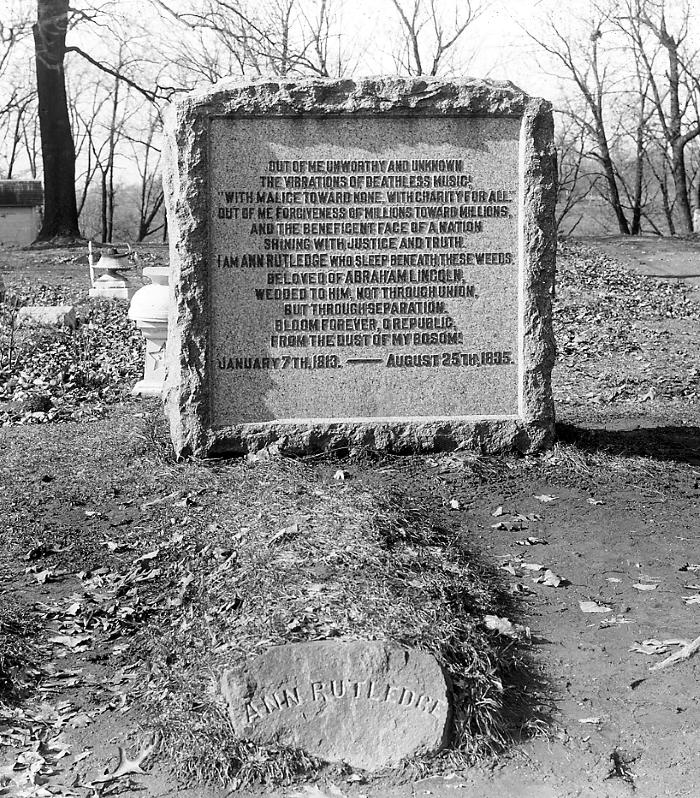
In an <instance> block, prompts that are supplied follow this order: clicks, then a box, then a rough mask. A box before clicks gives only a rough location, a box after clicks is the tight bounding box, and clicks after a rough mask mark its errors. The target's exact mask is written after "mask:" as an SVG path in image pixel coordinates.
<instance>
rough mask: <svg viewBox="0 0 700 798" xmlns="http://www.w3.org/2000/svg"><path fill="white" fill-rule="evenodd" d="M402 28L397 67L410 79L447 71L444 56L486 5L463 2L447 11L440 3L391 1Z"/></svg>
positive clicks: (465, 0) (438, 1)
mask: <svg viewBox="0 0 700 798" xmlns="http://www.w3.org/2000/svg"><path fill="white" fill-rule="evenodd" d="M391 2H392V4H393V6H394V9H395V10H396V13H397V15H398V18H399V21H400V28H401V34H402V36H401V43H400V50H399V51H398V52H397V54H396V61H397V65H398V66H399V68H400V69H401V70H402V71H405V72H406V73H408V74H409V75H437V74H438V73H443V74H444V72H445V71H449V68H450V66H449V65H447V64H446V59H447V56H448V55H450V53H451V52H452V51H453V50H454V47H455V45H456V44H457V43H458V41H459V40H460V39H461V38H462V37H463V35H464V34H465V33H466V31H467V28H469V26H470V25H472V24H473V23H474V22H475V21H476V19H478V17H479V16H481V14H482V13H483V12H484V10H485V9H486V7H487V5H486V3H484V2H478V1H477V0H462V2H455V3H452V4H451V5H450V6H449V8H447V7H446V6H445V4H444V3H441V2H440V0H391Z"/></svg>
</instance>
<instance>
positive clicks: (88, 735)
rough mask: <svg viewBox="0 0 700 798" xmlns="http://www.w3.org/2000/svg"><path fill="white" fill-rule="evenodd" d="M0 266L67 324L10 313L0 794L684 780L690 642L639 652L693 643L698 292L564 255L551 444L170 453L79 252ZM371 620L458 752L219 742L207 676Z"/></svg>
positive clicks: (151, 254) (658, 791)
mask: <svg viewBox="0 0 700 798" xmlns="http://www.w3.org/2000/svg"><path fill="white" fill-rule="evenodd" d="M695 243H696V244H697V242H695ZM691 245H692V242H691ZM699 249H700V247H699ZM141 257H142V260H143V261H144V262H147V263H148V264H149V265H151V264H158V263H159V262H162V261H163V259H164V257H165V252H164V250H162V249H160V248H145V249H144V250H143V251H142V252H141ZM699 257H700V253H699ZM0 268H1V273H2V276H3V278H4V281H5V284H6V286H7V289H8V294H10V295H17V296H18V297H19V300H20V301H21V302H31V303H36V304H40V303H44V304H65V303H75V304H76V307H77V310H78V316H80V317H82V318H83V319H85V320H86V323H85V324H83V325H81V326H80V327H79V328H78V330H77V331H76V332H74V333H71V332H51V333H49V332H39V333H37V332H18V333H17V334H16V335H15V336H12V335H11V333H10V328H9V326H8V323H7V322H8V319H7V314H8V312H9V311H8V307H9V306H8V304H7V302H6V304H5V310H4V314H5V315H4V316H3V321H2V323H0V424H3V426H2V427H0V519H1V523H2V528H1V529H0V535H1V537H0V540H1V543H2V545H0V589H1V590H2V601H1V602H0V795H2V794H3V788H4V787H5V786H6V785H7V790H8V792H7V794H11V795H49V794H63V795H77V796H93V795H110V794H117V793H118V794H120V795H129V796H130V795H139V794H141V795H144V794H145V795H150V796H156V795H163V796H165V795H172V794H175V790H176V787H177V786H178V785H179V786H180V787H181V788H182V790H183V791H182V792H181V793H178V794H181V795H183V796H192V797H194V796H208V795H211V796H215V795H223V794H224V793H223V792H222V791H221V790H220V789H219V787H221V785H223V784H228V785H229V786H230V785H234V786H238V787H239V788H240V790H241V792H242V793H247V792H248V791H255V790H257V789H260V784H261V782H263V781H264V782H266V783H267V784H268V785H276V786H278V787H279V789H280V790H281V789H283V785H284V784H285V783H287V784H289V783H291V784H292V785H293V786H292V787H291V788H287V789H288V790H289V789H292V791H293V792H295V793H296V794H297V795H308V796H309V798H312V796H314V795H315V796H324V795H328V796H336V798H337V797H338V796H341V795H348V796H358V798H359V796H360V795H371V796H380V795H381V796H384V795H389V794H391V795H396V796H402V798H403V797H404V796H405V798H408V797H409V796H411V797H413V796H422V795H427V794H432V795H433V796H435V795H437V796H443V795H444V796H447V795H453V794H454V795H455V796H462V797H464V796H471V795H475V796H476V795H478V796H479V797H480V798H482V796H486V797H487V798H495V797H496V796H499V798H511V796H512V797H513V798H515V796H518V798H520V797H521V796H530V795H532V796H535V795H537V796H538V798H543V797H544V798H548V797H549V796H555V795H556V796H572V797H573V796H591V798H593V797H595V798H602V796H606V795H609V796H624V795H632V794H634V795H637V796H642V798H645V797H648V798H657V796H660V795H672V796H675V797H676V798H680V797H681V796H691V795H695V794H696V784H697V783H698V781H700V731H699V730H700V697H699V696H698V693H697V682H698V676H699V675H700V656H697V657H694V658H690V659H687V660H684V661H680V662H677V663H675V664H671V665H669V666H668V667H666V668H663V669H660V670H654V671H651V670H650V667H651V666H653V665H655V664H658V663H659V662H661V661H663V660H664V659H665V658H666V657H668V656H669V655H670V654H672V653H673V652H675V651H677V650H679V648H680V644H679V641H692V640H694V639H695V638H697V637H698V636H700V521H699V517H698V505H699V504H700V424H699V423H698V422H699V413H698V397H699V394H700V385H699V377H700V329H699V328H700V325H698V320H699V318H700V301H699V300H700V289H698V288H695V287H694V286H692V285H687V284H685V283H683V282H679V281H677V280H666V281H659V280H656V279H652V278H649V277H643V276H640V275H638V274H635V273H634V272H632V271H630V270H629V269H628V268H626V267H623V266H622V265H620V264H618V263H617V262H615V261H613V260H611V259H610V258H609V257H608V256H605V255H603V254H600V253H599V252H597V251H595V250H593V249H591V248H588V247H584V246H582V245H580V244H576V243H575V242H572V243H570V244H566V245H564V246H563V247H562V248H561V250H560V254H559V260H558V275H557V298H556V302H555V329H556V333H557V343H558V349H559V356H558V362H557V367H556V369H555V374H554V385H555V399H556V403H557V414H558V433H559V441H558V443H557V444H556V446H555V447H554V448H553V449H552V450H551V451H549V452H545V453H543V454H540V455H537V456H529V457H518V456H515V455H508V456H504V457H500V458H496V457H476V456H474V455H472V454H469V453H465V452H451V453H438V454H434V455H428V456H422V457H405V458H396V457H379V456H376V455H375V453H373V452H370V451H358V452H354V453H351V456H350V457H346V458H343V459H341V458H334V457H331V456H328V457H314V458H308V459H305V460H291V459H285V458H281V457H279V456H278V455H277V454H276V453H275V452H268V451H264V452H262V453H260V454H259V455H257V456H255V457H250V458H248V459H247V460H212V461H209V462H206V463H197V462H189V461H188V462H184V463H180V464H176V463H174V462H173V459H172V457H171V455H170V450H169V443H168V440H167V434H166V430H165V425H164V422H163V421H162V418H161V412H160V409H159V407H158V404H157V402H154V401H145V402H144V401H139V400H135V399H132V398H130V396H129V389H130V387H131V385H132V384H133V383H134V382H135V381H136V380H137V379H138V377H139V372H140V369H141V357H142V354H141V352H142V344H141V342H140V340H139V338H138V336H136V335H135V334H134V332H133V330H132V329H131V327H130V325H129V323H128V321H127V320H126V309H125V306H123V305H122V306H112V305H109V304H107V303H101V302H100V303H93V304H90V303H89V302H88V301H87V299H86V296H87V287H88V284H87V266H86V260H85V257H84V255H83V253H82V252H79V251H77V250H66V251H59V250H45V251H37V252H20V251H16V252H15V251H12V252H3V254H2V260H0ZM40 285H43V287H40ZM10 345H11V349H12V362H9V360H10V358H9V357H8V352H9V349H10ZM385 637H388V638H392V639H395V640H398V641H399V642H402V643H406V644H408V645H412V646H417V647H420V648H424V649H426V650H429V651H431V652H433V653H434V654H435V656H436V657H437V658H438V659H439V661H440V662H441V663H442V664H443V666H444V667H445V668H446V670H447V671H448V672H449V674H450V675H451V677H452V680H453V683H454V689H455V694H456V697H457V703H458V709H457V711H456V713H455V718H454V729H453V732H454V734H453V740H454V742H453V746H452V748H451V749H450V750H448V751H446V752H443V753H442V754H441V755H440V756H438V757H436V758H435V759H433V760H429V759H425V760H420V761H414V762H409V763H407V764H406V766H405V767H404V768H403V769H401V771H400V772H399V773H391V774H380V775H378V776H368V775H367V774H362V773H352V772H351V771H349V770H347V769H345V768H342V767H338V766H325V767H324V766H322V765H321V764H320V763H317V762H314V761H312V760H310V759H309V758H308V757H306V756H304V755H302V754H299V753H298V752H289V751H283V750H275V749H271V748H267V749H265V748H260V747H255V746H252V745H250V744H247V743H245V742H242V741H239V740H236V739H234V737H233V735H232V733H231V731H230V727H229V726H228V723H227V719H226V714H225V710H223V709H222V707H221V705H220V703H219V701H218V699H217V692H216V685H217V679H218V675H219V672H220V669H221V667H223V666H224V665H225V664H227V663H231V662H233V661H235V660H236V658H239V657H241V656H244V655H246V654H254V653H256V652H259V651H263V650H265V649H267V648H268V647H269V646H271V645H275V644H280V643H284V642H291V641H294V642H297V641H305V640H316V639H332V638H346V639H347V638H351V639H357V638H385ZM151 744H154V746H155V747H154V748H153V749H152V750H151V748H150V746H151ZM119 747H122V748H125V749H126V758H125V759H124V761H122V762H121V767H118V764H117V752H118V748H119ZM139 752H141V754H142V756H139ZM134 762H141V764H142V766H143V770H145V771H146V775H143V774H140V773H138V769H140V768H138V766H134V764H133V763H134ZM130 763H132V764H130ZM130 771H131V772H130ZM105 773H106V774H107V775H105ZM305 781H306V786H304V784H303V783H304V782H305ZM311 784H312V785H313V786H310V785H311ZM205 785H206V786H205ZM280 785H282V786H280ZM42 790H43V792H42ZM633 791H634V792H633Z"/></svg>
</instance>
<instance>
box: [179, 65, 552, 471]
mask: <svg viewBox="0 0 700 798" xmlns="http://www.w3.org/2000/svg"><path fill="white" fill-rule="evenodd" d="M166 138H167V146H166V149H167V165H166V169H165V185H166V198H167V210H168V225H169V231H170V261H171V268H172V275H171V280H172V282H173V293H172V296H173V302H172V304H171V309H170V313H171V315H170V329H169V339H168V364H167V384H166V407H167V412H168V415H169V418H170V426H171V436H172V439H173V443H174V446H175V450H176V452H177V454H178V455H186V454H194V455H198V456H203V455H219V454H224V453H244V452H246V451H249V450H255V449H258V448H260V447H262V446H265V445H266V444H269V443H272V442H277V443H278V444H279V446H280V448H281V449H282V450H283V451H285V450H286V451H289V452H309V451H315V450H323V449H331V448H334V449H339V448H343V449H346V448H353V447H361V446H367V447H370V448H376V449H383V450H389V451H395V452H415V451H424V450H430V449H454V448H469V449H474V450H477V451H481V452H498V451H504V450H519V451H521V452H526V451H532V450H536V449H538V448H542V447H544V446H547V445H548V444H549V443H550V442H551V441H552V440H553V431H554V410H553V402H552V393H551V382H550V375H551V369H552V365H553V362H554V352H555V348H554V338H553V333H552V318H551V292H552V288H553V282H554V267H555V244H556V240H555V225H554V205H555V199H556V169H555V157H554V147H553V143H552V116H551V107H550V105H549V103H547V102H545V101H543V100H538V99H532V98H530V97H528V96H527V95H525V94H524V93H523V92H521V91H520V90H519V89H517V88H516V87H514V86H513V85H512V84H509V83H494V82H485V81H479V80H463V81H458V82H445V81H442V80H438V79H433V78H423V77H420V78H410V79H402V78H381V79H368V80H360V81H357V82H355V81H352V80H322V79H312V80H302V81H299V82H286V81H285V82H276V81H267V82H263V81H261V82H257V83H252V84H251V83H240V82H230V83H224V84H219V85H217V86H215V87H213V88H212V89H211V90H209V91H207V92H205V93H201V94H194V95H190V96H188V97H186V98H184V99H183V100H181V101H179V102H178V103H177V104H176V105H175V106H174V108H173V109H172V112H171V115H170V121H169V125H168V131H167V136H166Z"/></svg>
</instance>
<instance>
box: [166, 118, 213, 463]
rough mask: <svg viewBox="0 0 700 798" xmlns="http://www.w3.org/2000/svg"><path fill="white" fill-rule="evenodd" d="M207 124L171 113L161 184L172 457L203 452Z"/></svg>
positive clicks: (206, 419) (206, 413)
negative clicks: (167, 277) (165, 234)
mask: <svg viewBox="0 0 700 798" xmlns="http://www.w3.org/2000/svg"><path fill="white" fill-rule="evenodd" d="M207 132H208V131H207V121H206V118H205V117H203V116H201V115H186V116H184V115H182V114H180V113H179V112H178V108H177V106H175V107H173V108H171V109H170V113H169V115H168V121H167V123H166V126H165V135H164V146H163V183H164V188H165V204H166V211H167V216H168V227H169V238H170V308H169V315H168V343H167V354H166V379H165V387H164V393H163V400H164V406H165V411H166V415H167V417H168V419H169V421H170V436H171V439H172V441H173V445H174V447H175V452H176V454H178V455H180V454H185V453H188V454H189V453H195V452H200V453H203V451H204V445H205V440H206V429H207V426H208V423H209V409H208V402H207V398H206V370H207V365H206V352H207V330H208V326H209V318H208V313H207V306H208V303H207V292H208V281H207V255H208V249H209V244H208V219H207V191H208V186H207V155H208V152H207Z"/></svg>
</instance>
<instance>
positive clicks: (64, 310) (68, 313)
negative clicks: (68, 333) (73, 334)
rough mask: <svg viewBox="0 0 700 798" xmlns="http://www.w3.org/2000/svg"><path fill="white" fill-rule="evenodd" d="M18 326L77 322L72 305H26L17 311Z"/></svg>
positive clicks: (46, 325)
mask: <svg viewBox="0 0 700 798" xmlns="http://www.w3.org/2000/svg"><path fill="white" fill-rule="evenodd" d="M16 323H17V326H18V327H27V326H29V327H31V326H39V327H70V328H71V329H73V328H74V327H75V325H76V324H77V321H76V318H75V308H74V307H73V306H72V305H28V306H26V307H23V308H20V309H19V311H18V312H17V322H16Z"/></svg>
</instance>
